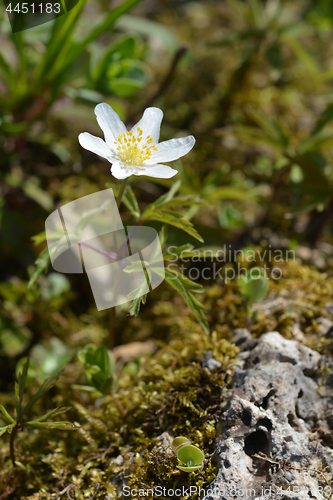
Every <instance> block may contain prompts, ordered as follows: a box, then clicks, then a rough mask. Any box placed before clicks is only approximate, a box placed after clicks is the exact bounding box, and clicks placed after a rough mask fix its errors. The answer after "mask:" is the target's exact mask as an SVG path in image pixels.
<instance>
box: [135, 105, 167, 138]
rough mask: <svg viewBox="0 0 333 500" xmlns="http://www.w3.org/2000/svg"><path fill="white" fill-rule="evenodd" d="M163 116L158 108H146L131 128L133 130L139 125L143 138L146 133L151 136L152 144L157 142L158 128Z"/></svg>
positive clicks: (145, 136)
mask: <svg viewBox="0 0 333 500" xmlns="http://www.w3.org/2000/svg"><path fill="white" fill-rule="evenodd" d="M162 118H163V111H162V110H161V109H159V108H147V109H145V112H144V113H143V115H142V118H141V120H140V121H139V122H138V123H137V124H136V125H134V127H133V128H132V130H133V132H134V131H136V130H137V128H138V127H140V128H141V129H142V131H143V134H142V136H143V138H144V139H146V138H147V137H148V135H150V137H152V138H153V141H154V144H157V143H158V140H159V138H160V128H161V122H162Z"/></svg>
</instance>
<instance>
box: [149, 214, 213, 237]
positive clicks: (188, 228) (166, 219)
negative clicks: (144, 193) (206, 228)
mask: <svg viewBox="0 0 333 500" xmlns="http://www.w3.org/2000/svg"><path fill="white" fill-rule="evenodd" d="M142 220H156V221H158V222H162V223H164V224H170V225H171V226H175V227H178V228H179V229H182V230H183V231H185V232H186V233H188V234H190V235H191V236H193V238H196V239H197V240H199V241H201V242H203V239H202V238H201V236H200V234H199V233H198V232H197V231H196V230H195V229H194V227H193V224H191V222H189V221H187V220H186V219H184V217H183V216H182V215H181V214H179V213H178V212H175V211H173V210H154V209H152V207H148V209H147V210H145V212H144V213H143V214H142Z"/></svg>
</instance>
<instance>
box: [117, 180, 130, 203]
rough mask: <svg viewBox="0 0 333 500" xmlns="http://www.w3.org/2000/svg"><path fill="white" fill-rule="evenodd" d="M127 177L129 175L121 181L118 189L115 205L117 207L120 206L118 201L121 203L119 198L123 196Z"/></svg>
mask: <svg viewBox="0 0 333 500" xmlns="http://www.w3.org/2000/svg"><path fill="white" fill-rule="evenodd" d="M128 179H129V177H126V179H124V180H123V182H122V183H121V186H120V191H119V193H118V196H117V207H118V208H119V207H120V203H121V200H122V198H123V194H124V191H125V189H126V186H127V182H128Z"/></svg>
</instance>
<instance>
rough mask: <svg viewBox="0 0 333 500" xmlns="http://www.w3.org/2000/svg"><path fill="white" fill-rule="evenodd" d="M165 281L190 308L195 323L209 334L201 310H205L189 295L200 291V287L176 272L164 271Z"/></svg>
mask: <svg viewBox="0 0 333 500" xmlns="http://www.w3.org/2000/svg"><path fill="white" fill-rule="evenodd" d="M165 279H166V281H167V282H168V283H169V285H171V286H172V287H173V288H174V289H175V290H177V292H178V293H179V294H180V295H181V296H182V297H183V299H184V300H185V302H186V304H187V306H188V307H189V308H190V310H191V311H192V313H193V314H194V316H195V317H196V319H197V321H198V322H199V323H200V324H201V326H202V328H203V330H204V331H205V332H206V333H209V325H208V321H207V318H206V316H205V314H204V313H203V309H204V308H205V307H204V306H203V304H201V303H200V302H199V301H198V300H197V299H196V298H195V297H194V296H193V294H192V293H191V292H192V291H193V292H198V291H202V287H201V285H199V284H197V283H194V282H193V281H191V280H190V279H188V278H186V277H185V276H183V275H182V274H180V273H178V272H177V271H171V270H170V269H168V268H166V269H165Z"/></svg>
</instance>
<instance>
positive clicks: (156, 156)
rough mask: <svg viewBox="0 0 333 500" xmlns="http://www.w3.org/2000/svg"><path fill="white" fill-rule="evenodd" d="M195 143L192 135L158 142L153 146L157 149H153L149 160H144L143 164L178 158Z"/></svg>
mask: <svg viewBox="0 0 333 500" xmlns="http://www.w3.org/2000/svg"><path fill="white" fill-rule="evenodd" d="M194 144H195V139H194V137H193V135H189V136H188V137H181V138H180V139H170V140H169V141H165V142H160V144H156V145H155V147H156V148H157V151H153V152H152V155H151V157H150V158H149V160H146V161H145V162H144V163H143V164H144V165H153V164H155V163H158V162H159V161H173V160H178V158H180V157H181V156H184V155H186V154H187V153H188V152H189V151H191V149H192V148H193V146H194Z"/></svg>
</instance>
